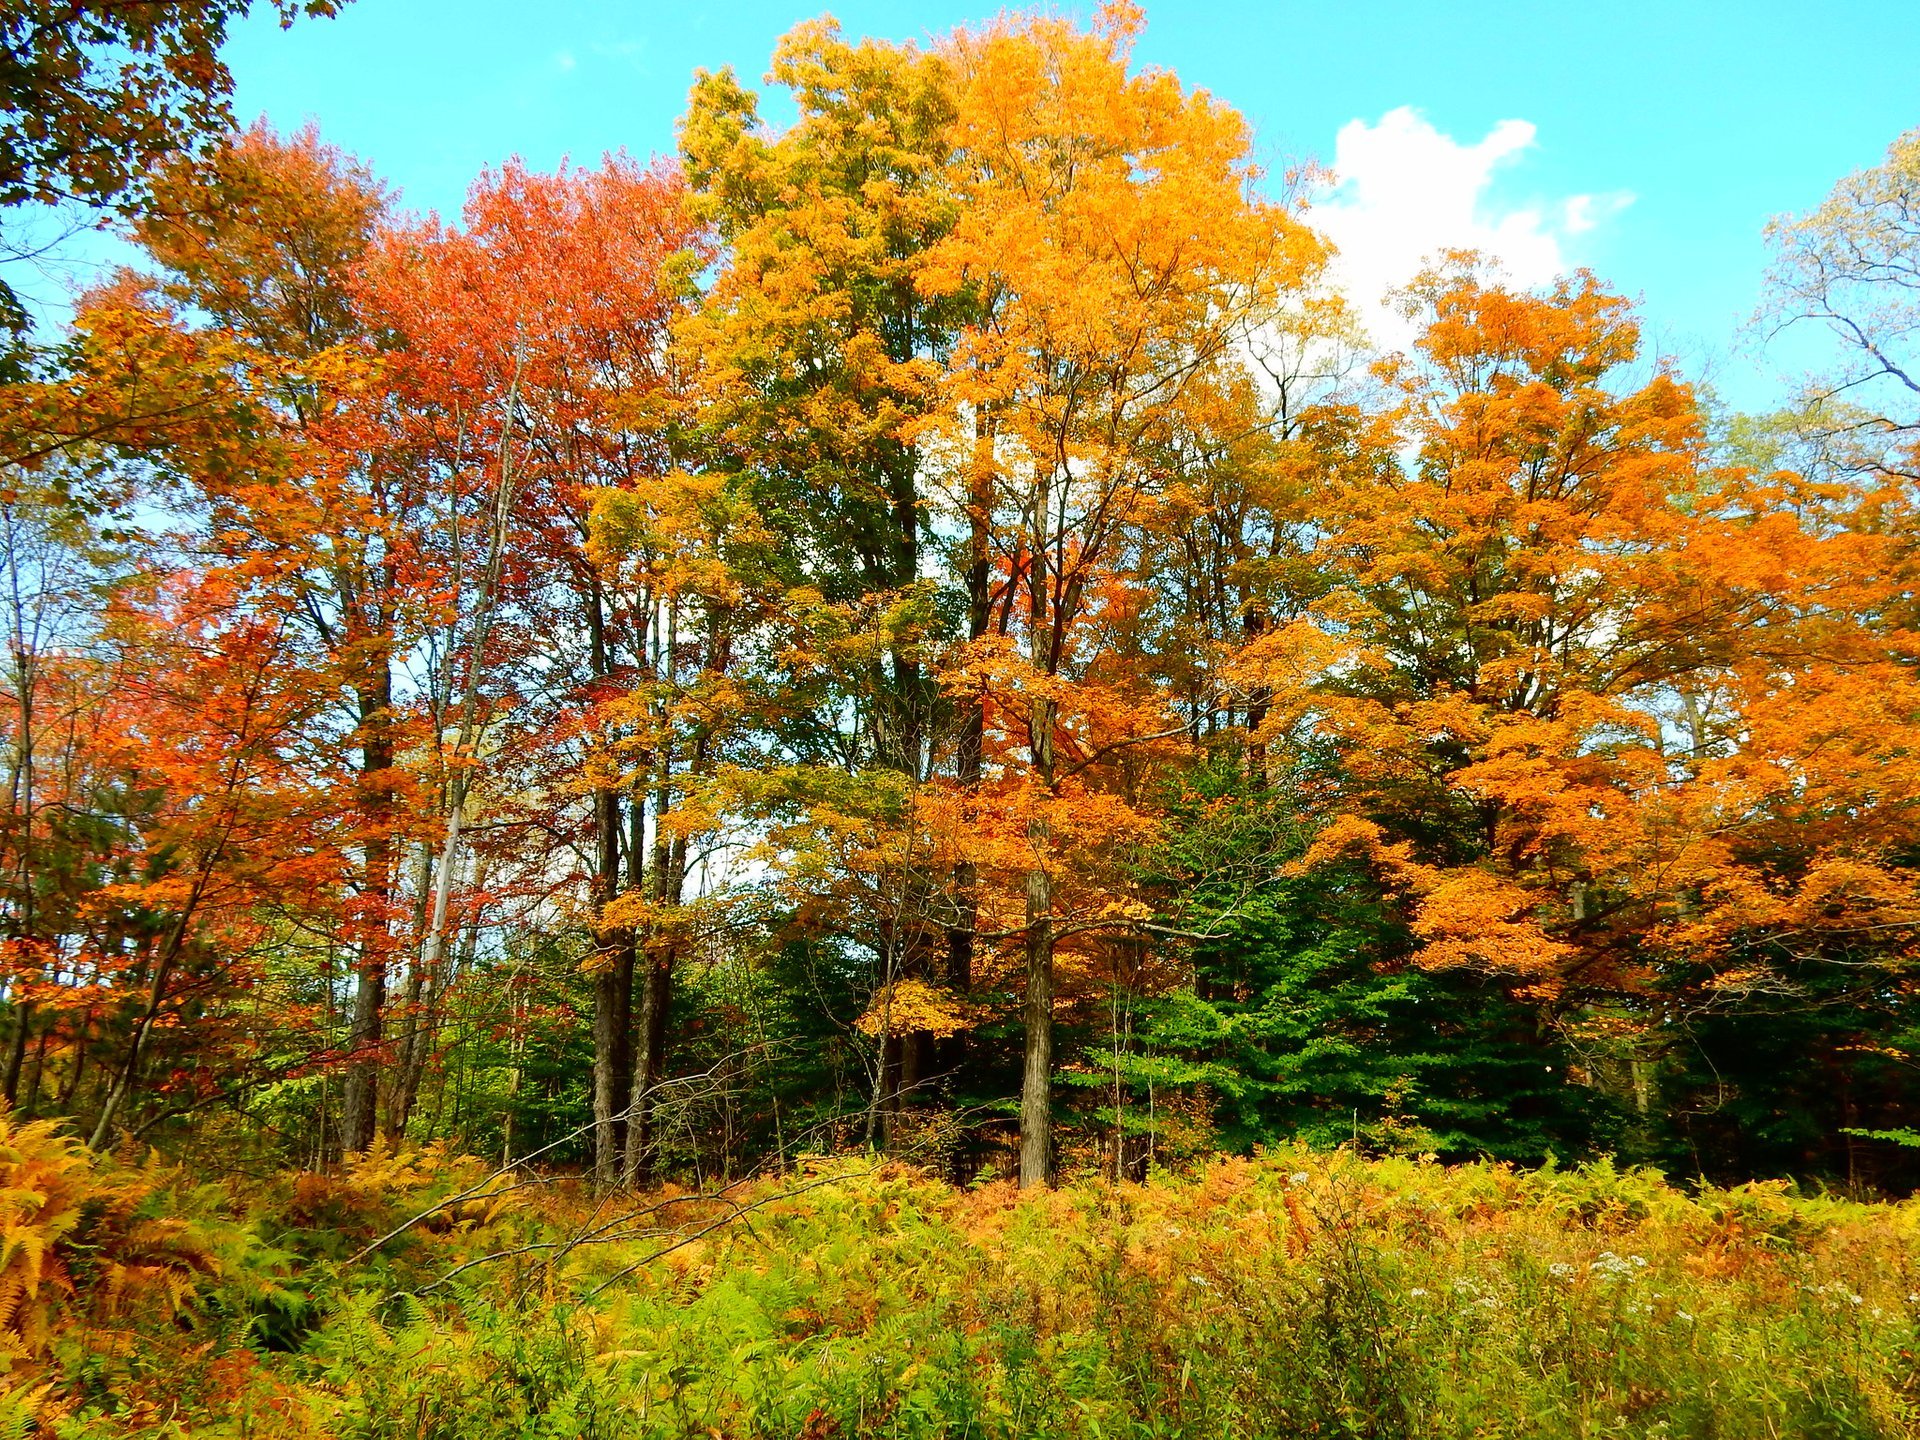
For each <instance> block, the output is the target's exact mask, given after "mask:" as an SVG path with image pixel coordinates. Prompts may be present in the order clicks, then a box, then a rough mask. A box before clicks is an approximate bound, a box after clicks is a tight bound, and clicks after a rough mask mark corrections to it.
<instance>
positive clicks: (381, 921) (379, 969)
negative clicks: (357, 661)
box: [340, 662, 393, 1153]
mask: <svg viewBox="0 0 1920 1440" xmlns="http://www.w3.org/2000/svg"><path fill="white" fill-rule="evenodd" d="M359 701H360V717H359V718H360V724H361V726H362V727H363V729H364V731H365V739H364V740H363V742H362V744H361V752H360V753H361V764H360V782H361V795H362V798H361V807H362V811H363V817H364V819H363V823H365V824H366V825H367V827H368V835H367V838H366V842H365V852H364V853H365V860H364V864H363V867H362V872H361V891H360V900H361V905H362V907H363V913H362V914H361V916H360V918H359V928H360V936H359V944H358V954H357V956H356V958H355V964H354V991H353V1014H352V1018H351V1020H350V1021H349V1024H348V1029H347V1047H348V1051H349V1054H350V1056H351V1060H350V1063H349V1066H348V1069H347V1083H346V1095H345V1098H344V1100H343V1102H342V1111H343V1113H342V1116H341V1121H340V1130H341V1136H340V1138H341V1144H342V1145H343V1146H344V1147H345V1148H346V1150H347V1151H348V1152H350V1153H358V1152H360V1151H364V1150H367V1149H370V1148H371V1147H372V1145H373V1139H374V1134H375V1132H376V1129H377V1121H378V1109H379V1098H380V1058H379V1054H378V1051H379V1048H380V1042H381V1040H382V1039H383V1038H384V1037H383V1032H382V1026H383V1022H384V1018H385V1011H386V1003H387V960H388V955H387V949H388V941H389V940H390V938H391V936H390V935H389V933H388V930H387V906H388V902H389V901H390V899H391V898H392V885H393V877H392V868H393V842H392V840H391V838H390V837H389V836H388V834H387V833H386V832H387V825H388V822H389V820H390V818H391V817H390V813H389V812H390V810H391V808H392V800H391V797H390V796H389V795H388V794H387V786H388V784H389V783H390V778H391V772H392V769H393V740H392V736H391V734H390V733H389V729H390V726H391V724H392V712H393V673H392V671H391V670H390V669H388V668H387V666H386V665H385V664H384V662H382V663H380V664H379V665H378V670H377V673H376V674H375V676H374V678H373V681H372V683H371V684H370V685H368V686H367V687H366V688H364V689H363V690H362V691H361V692H360V696H359Z"/></svg>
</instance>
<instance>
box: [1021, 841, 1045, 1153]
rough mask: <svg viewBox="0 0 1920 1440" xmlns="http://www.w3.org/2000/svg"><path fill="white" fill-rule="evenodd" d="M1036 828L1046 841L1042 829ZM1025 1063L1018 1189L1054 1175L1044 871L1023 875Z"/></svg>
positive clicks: (1030, 871)
mask: <svg viewBox="0 0 1920 1440" xmlns="http://www.w3.org/2000/svg"><path fill="white" fill-rule="evenodd" d="M1036 828H1037V829H1038V830H1039V831H1041V832H1042V833H1041V834H1040V835H1038V836H1036V839H1038V840H1041V841H1044V839H1045V834H1044V831H1045V824H1044V822H1040V823H1038V824H1037V826H1036ZM1026 969H1027V998H1026V1006H1025V1009H1024V1011H1023V1012H1022V1018H1023V1019H1024V1021H1025V1024H1026V1057H1025V1065H1024V1067H1023V1069H1022V1072H1021V1078H1020V1188H1021V1189H1022V1190H1027V1189H1031V1188H1033V1187H1034V1186H1036V1185H1045V1184H1046V1183H1047V1182H1048V1180H1049V1179H1050V1178H1051V1177H1052V1173H1053V887H1052V880H1051V878H1050V877H1049V876H1048V874H1047V871H1046V868H1045V866H1044V865H1038V864H1036V865H1035V866H1034V868H1033V869H1031V870H1029V871H1028V872H1027V937H1026Z"/></svg>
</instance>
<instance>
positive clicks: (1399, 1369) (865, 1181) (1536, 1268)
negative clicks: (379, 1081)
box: [56, 1152, 1920, 1440]
mask: <svg viewBox="0 0 1920 1440" xmlns="http://www.w3.org/2000/svg"><path fill="white" fill-rule="evenodd" d="M456 1169H457V1167H455V1166H453V1165H452V1163H451V1162H442V1165H441V1169H440V1171H439V1172H434V1171H433V1167H427V1169H426V1170H425V1171H421V1172H419V1173H415V1174H414V1175H413V1178H412V1179H411V1180H410V1181H408V1184H410V1185H411V1186H412V1189H411V1190H408V1189H406V1187H405V1186H401V1185H398V1184H397V1182H395V1181H393V1179H392V1177H391V1176H390V1177H388V1180H387V1181H385V1182H382V1183H385V1184H388V1185H389V1186H391V1187H393V1196H392V1198H391V1199H390V1200H389V1201H388V1202H386V1203H387V1210H386V1211H385V1212H383V1213H378V1214H376V1213H374V1211H375V1210H377V1209H378V1206H377V1205H374V1202H373V1201H371V1200H367V1199H366V1198H365V1197H367V1196H369V1195H374V1194H377V1193H379V1192H378V1188H377V1187H372V1186H371V1185H370V1183H369V1182H364V1181H363V1182H362V1183H361V1184H360V1187H359V1189H358V1190H356V1191H352V1193H353V1194H357V1195H359V1196H361V1197H362V1202H361V1203H362V1205H363V1210H364V1213H361V1212H358V1211H355V1210H354V1209H353V1206H352V1205H344V1206H342V1205H336V1206H335V1208H334V1209H333V1210H326V1209H325V1207H324V1206H322V1207H320V1209H319V1210H315V1209H314V1207H313V1206H312V1205H311V1204H309V1207H308V1208H309V1212H310V1213H309V1216H308V1218H309V1220H312V1219H313V1218H314V1216H315V1215H320V1216H321V1218H323V1219H325V1220H327V1221H328V1222H329V1224H330V1225H331V1227H332V1228H324V1227H321V1226H318V1225H316V1226H314V1228H312V1229H311V1230H309V1231H301V1230H300V1229H299V1227H298V1226H296V1225H293V1224H290V1223H289V1222H288V1221H287V1219H286V1216H285V1214H284V1213H283V1214H281V1215H280V1216H279V1218H277V1219H275V1218H272V1217H271V1216H267V1217H265V1218H263V1217H262V1216H261V1215H259V1214H256V1215H255V1216H254V1217H253V1218H252V1219H250V1220H248V1221H247V1222H246V1223H249V1224H253V1225H255V1226H257V1227H265V1232H268V1238H270V1239H271V1240H272V1241H273V1242H274V1247H278V1248H274V1247H266V1248H263V1249H262V1252H261V1253H263V1254H264V1253H273V1254H284V1253H297V1252H300V1251H301V1249H302V1247H303V1246H305V1247H306V1253H307V1255H308V1259H307V1260H306V1261H304V1262H300V1263H302V1264H304V1269H303V1270H302V1272H301V1273H302V1276H303V1278H304V1280H305V1281H306V1282H307V1283H309V1284H311V1285H313V1286H314V1289H315V1292H316V1301H315V1305H314V1311H313V1315H312V1317H311V1319H310V1320H309V1321H308V1322H307V1324H306V1326H304V1327H300V1328H298V1330H297V1333H289V1334H283V1335H280V1336H279V1337H277V1338H276V1339H274V1340H273V1341H272V1343H266V1342H265V1341H263V1340H262V1338H261V1336H260V1334H259V1328H260V1327H259V1326H258V1325H255V1326H254V1327H253V1329H252V1330H251V1331H247V1332H245V1333H243V1332H242V1331H240V1330H236V1329H231V1328H224V1329H223V1328H222V1325H221V1323H219V1321H218V1319H217V1315H218V1312H219V1307H218V1306H217V1305H213V1306H209V1307H203V1309H202V1311H201V1312H198V1313H201V1314H203V1315H207V1316H212V1317H214V1318H210V1319H206V1320H204V1321H203V1323H202V1327H201V1328H200V1329H199V1330H198V1331H195V1332H193V1337H192V1343H193V1344H197V1345H199V1346H201V1347H203V1349H202V1351H201V1352H200V1353H198V1354H197V1355H195V1356H194V1357H192V1358H191V1360H190V1364H191V1365H193V1366H198V1367H200V1368H201V1369H202V1370H205V1369H206V1368H207V1367H211V1366H216V1365H219V1366H225V1367H226V1368H225V1369H224V1370H223V1371H222V1372H221V1373H222V1376H223V1383H224V1384H225V1385H226V1386H227V1390H226V1392H225V1393H224V1395H222V1396H221V1397H220V1398H218V1399H217V1400H210V1399H200V1400H196V1401H195V1405H196V1406H197V1407H198V1408H197V1409H195V1410H194V1411H193V1413H188V1411H187V1410H186V1409H185V1408H184V1407H183V1408H182V1409H181V1410H180V1412H179V1413H178V1414H176V1415H174V1416H172V1417H167V1416H164V1415H160V1414H158V1413H157V1412H156V1411H155V1410H154V1408H153V1407H152V1406H151V1405H150V1404H149V1406H148V1409H147V1410H146V1411H144V1412H142V1413H143V1416H144V1418H142V1419H141V1420H140V1421H139V1426H144V1427H145V1428H144V1429H143V1428H139V1427H138V1426H135V1425H132V1424H131V1423H130V1422H129V1419H128V1415H129V1413H130V1412H129V1410H128V1409H127V1406H126V1404H125V1403H124V1397H125V1396H126V1395H127V1394H131V1393H133V1392H134V1391H136V1390H138V1391H140V1393H142V1394H144V1395H147V1396H148V1397H149V1399H150V1397H151V1392H152V1384H153V1379H154V1377H153V1376H152V1375H151V1374H144V1375H143V1374H142V1373H141V1372H140V1364H139V1361H138V1359H137V1357H134V1356H128V1355H125V1354H122V1355H121V1357H120V1358H119V1360H117V1361H116V1362H114V1363H115V1364H118V1365H119V1367H120V1369H119V1371H118V1372H116V1373H117V1375H118V1378H116V1375H115V1374H110V1373H107V1372H110V1371H113V1365H112V1364H109V1365H104V1366H96V1369H95V1371H94V1372H93V1373H92V1374H91V1376H90V1381H89V1383H90V1384H91V1386H92V1389H91V1390H90V1391H89V1398H88V1400H87V1402H86V1403H85V1404H77V1405H71V1406H69V1407H68V1409H67V1411H66V1413H65V1415H64V1417H63V1418H60V1419H59V1421H58V1424H57V1427H56V1428H57V1432H58V1433H62V1434H65V1435H69V1436H73V1437H81V1436H106V1435H123V1434H130V1433H152V1434H158V1433H175V1434H181V1435H189V1434H190V1435H193V1436H196V1437H198V1436H203V1435H205V1436H227V1435H231V1436H240V1435H246V1436H249V1437H253V1436H258V1437H267V1436H293V1435H299V1436H320V1435H326V1436H340V1437H367V1440H372V1437H381V1440H385V1437H402V1436H404V1437H408V1440H509V1437H522V1436H525V1437H533V1436H540V1437H558V1436H600V1437H636V1440H637V1437H683V1436H684V1437H694V1436H700V1437H710V1436H723V1437H739V1440H748V1437H783V1440H785V1437H801V1440H827V1437H846V1440H851V1437H855V1436H874V1437H880V1436H887V1437H929V1440H930V1437H967V1440H975V1437H980V1440H984V1437H1002V1436H1004V1437H1023V1440H1024V1437H1043V1436H1062V1437H1065V1436H1074V1437H1081V1436H1084V1437H1089V1440H1092V1437H1103V1440H1112V1437H1123V1436H1125V1437H1132V1436H1141V1437H1144V1436H1191V1437H1207V1440H1213V1437H1235V1436H1247V1437H1253V1436H1261V1437H1295V1436H1324V1437H1403V1436H1404V1437H1428V1436H1432V1437H1442V1436H1444V1437H1463V1440H1464V1437H1496V1436H1513V1437H1522V1436H1525V1437H1560V1436H1566V1437H1575V1436H1578V1437H1600V1436H1622V1437H1624V1436H1634V1437H1681V1436H1699V1437H1709V1436H1711V1437H1723V1440H1748V1437H1754V1440H1759V1437H1776V1436H1779V1437H1784V1436H1807V1437H1835V1440H1838V1437H1856V1436H1857V1437H1893V1436H1910V1435H1920V1368H1916V1363H1915V1358H1914V1356H1915V1351H1916V1348H1917V1347H1916V1341H1917V1340H1920V1336H1917V1335H1916V1326H1917V1325H1920V1273H1917V1267H1916V1263H1915V1262H1916V1247H1917V1245H1920V1206H1917V1205H1915V1204H1913V1203H1906V1204H1898V1205H1871V1204H1862V1203H1856V1202H1852V1201H1847V1200H1842V1199H1838V1198H1833V1197H1823V1196H1811V1197H1807V1196H1793V1195H1790V1194H1788V1193H1787V1192H1786V1189H1785V1187H1783V1186H1780V1185H1762V1186H1749V1187H1745V1188H1741V1189H1735V1190H1707V1191H1701V1192H1698V1193H1693V1192H1687V1191H1682V1190H1680V1189H1677V1188H1675V1187H1673V1186H1670V1185H1668V1184H1667V1183H1665V1182H1664V1181H1662V1180H1661V1179H1659V1178H1658V1177H1657V1176H1654V1175H1652V1174H1650V1173H1647V1172H1642V1171H1622V1170H1617V1169H1615V1168H1613V1167H1611V1166H1608V1165H1598V1166H1592V1167H1588V1168H1584V1169H1580V1170H1551V1169H1549V1170H1543V1171H1537V1172H1531V1173H1522V1172H1518V1171H1514V1170H1511V1169H1507V1168H1504V1167H1500V1166H1494V1165H1470V1166H1463V1167H1451V1168H1449V1167H1444V1166H1440V1165H1436V1164H1430V1163H1422V1162H1419V1161H1413V1160H1402V1159H1384V1160H1363V1159H1361V1158H1358V1157H1356V1156H1353V1155H1351V1154H1345V1153H1336V1154H1331V1155H1329V1154H1309V1153H1305V1152H1300V1153H1289V1154H1281V1155H1274V1156H1269V1157H1266V1158H1263V1159H1260V1160H1255V1161H1231V1160H1229V1161H1220V1162H1217V1163H1215V1164H1213V1165H1211V1166H1209V1167H1207V1168H1206V1169H1204V1170H1203V1171H1200V1172H1198V1173H1196V1174H1194V1175H1192V1176H1189V1177H1185V1178H1176V1177H1171V1176H1168V1177H1159V1178H1156V1179H1154V1180H1153V1181H1151V1182H1150V1183H1147V1184H1144V1185H1123V1186H1114V1185H1111V1184H1106V1183H1093V1182H1088V1183H1083V1184H1078V1185H1073V1186H1068V1187H1065V1188H1063V1189H1060V1190H1058V1191H1054V1192H1050V1193H1044V1194H1038V1195H1031V1196H1021V1195H1018V1194H1016V1193H1015V1192H1014V1191H1013V1190H1011V1189H1010V1188H1009V1187H1007V1186H1005V1185H998V1184H996V1185H988V1186H984V1187H980V1188H977V1189H973V1190H955V1189H953V1188H951V1187H948V1186H946V1185H943V1184H940V1183H937V1182H935V1181H932V1180H929V1179H927V1178H924V1177H922V1176H919V1175H917V1174H915V1173H912V1172H910V1171H906V1170H903V1169H898V1168H892V1167H885V1166H880V1167H876V1166H871V1165H866V1164H856V1163H848V1164H846V1165H845V1166H843V1167H841V1168H837V1169H831V1170H828V1171H826V1172H824V1173H820V1174H816V1175H814V1176H812V1177H810V1178H808V1179H805V1180H803V1181H795V1180H791V1179H789V1180H785V1181H767V1182H763V1183H762V1184H761V1185H759V1186H758V1187H755V1188H746V1189H739V1190H735V1191H733V1192H730V1194H729V1195H728V1196H726V1197H723V1198H714V1197H671V1196H668V1197H662V1196H654V1197H649V1200H648V1202H647V1204H648V1206H649V1207H654V1208H649V1209H647V1210H645V1211H644V1212H641V1213H638V1214H634V1215H631V1216H629V1215H628V1214H627V1212H626V1211H624V1210H622V1209H621V1208H620V1207H618V1206H609V1205H605V1204H600V1203H597V1202H594V1201H592V1200H591V1198H590V1197H588V1196H586V1195H585V1194H584V1193H583V1192H580V1191H579V1190H577V1189H573V1188H570V1187H568V1186H566V1185H556V1186H540V1187H533V1188H532V1189H530V1190H527V1191H523V1192H517V1193H516V1194H514V1195H512V1196H501V1197H496V1199H494V1200H493V1201H488V1202H484V1203H481V1204H479V1205H478V1206H477V1208H476V1206H475V1204H474V1202H471V1201H469V1202H463V1205H464V1206H465V1208H464V1210H463V1209H460V1208H456V1209H455V1210H453V1211H449V1212H439V1213H438V1215H437V1216H436V1217H434V1218H431V1219H430V1220H429V1222H427V1223H425V1224H423V1225H420V1226H416V1227H413V1228H411V1229H409V1230H407V1231H406V1232H405V1233H404V1234H403V1235H401V1236H400V1237H398V1238H396V1239H395V1240H394V1241H392V1242H390V1243H389V1244H388V1245H386V1246H384V1247H381V1248H380V1249H379V1250H378V1251H377V1252H376V1253H375V1255H374V1256H373V1257H372V1258H370V1259H367V1260H363V1261H359V1262H356V1263H355V1264H354V1265H352V1266H346V1265H343V1264H342V1263H341V1261H340V1259H339V1258H338V1256H337V1251H338V1249H339V1246H340V1241H339V1238H338V1237H339V1235H340V1234H341V1233H343V1232H342V1231H341V1230H340V1229H339V1227H340V1226H341V1225H343V1224H347V1223H348V1220H351V1219H352V1217H353V1216H355V1215H358V1219H357V1220H355V1221H353V1223H355V1224H358V1225H359V1227H360V1233H364V1234H366V1235H368V1236H370V1237H374V1238H377V1236H378V1235H379V1234H380V1233H383V1231H382V1227H385V1226H387V1225H388V1222H389V1221H390V1220H391V1218H392V1216H393V1215H395V1214H398V1215H400V1216H401V1217H402V1218H404V1214H405V1211H406V1209H407V1207H408V1206H409V1205H414V1204H417V1203H418V1202H419V1200H420V1199H421V1197H423V1196H426V1197H428V1198H429V1199H431V1198H434V1197H445V1196H448V1195H452V1194H455V1193H458V1188H459V1186H460V1185H463V1184H465V1183H467V1182H466V1179H465V1178H463V1174H456V1173H455V1171H456ZM436 1187H437V1188H436ZM284 1198H285V1197H283V1200H284ZM663 1198H666V1199H671V1200H672V1201H673V1203H672V1204H670V1205H668V1206H667V1208H666V1209H664V1210H662V1209H659V1208H657V1207H658V1206H659V1203H660V1201H661V1200H662V1199H663ZM369 1206H371V1207H372V1208H366V1207H369ZM283 1208H284V1207H283ZM423 1208H424V1207H423ZM343 1215H344V1216H347V1217H348V1220H343V1219H342V1216H343ZM449 1215H451V1216H453V1217H454V1218H448V1217H449ZM323 1233H324V1234H325V1235H327V1236H329V1237H331V1238H329V1240H328V1242H327V1243H328V1244H329V1245H330V1246H332V1247H333V1249H334V1251H335V1252H336V1258H334V1259H331V1260H329V1259H327V1258H325V1257H324V1256H321V1255H320V1254H319V1253H318V1252H317V1251H316V1250H315V1249H314V1246H315V1245H317V1244H318V1243H319V1241H318V1239H317V1238H316V1237H319V1236H321V1235H322V1234H323ZM603 1242H605V1243H603ZM488 1257H491V1258H488ZM475 1261H478V1262H479V1263H472V1262H475ZM463 1265H469V1266H470V1268H467V1269H464V1270H460V1271H459V1273H457V1274H452V1275H451V1278H443V1277H448V1276H449V1274H450V1272H453V1271H455V1270H456V1269H457V1267H460V1266H463ZM175 1329H176V1330H177V1329H179V1325H178V1322H177V1321H176V1324H175ZM172 1383H173V1388H174V1390H175V1391H176V1392H177V1393H180V1394H183V1395H184V1394H187V1393H189V1392H190V1391H191V1392H192V1393H194V1394H196V1395H204V1394H205V1393H206V1392H205V1391H204V1389H202V1390H193V1387H192V1385H191V1384H189V1383H187V1382H185V1381H183V1380H181V1379H179V1378H178V1377H176V1378H175V1379H174V1381H173V1382H172ZM116 1387H118V1388H116ZM141 1387H145V1388H144V1389H142V1388H141ZM116 1396H119V1397H121V1408H120V1410H119V1411H118V1412H116V1410H115V1408H114V1406H115V1403H116V1399H115V1397H116ZM169 1424H171V1425H174V1426H176V1427H178V1428H176V1429H174V1430H171V1431H168V1430H166V1429H165V1428H164V1427H165V1426H167V1425H169Z"/></svg>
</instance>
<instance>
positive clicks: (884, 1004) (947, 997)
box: [854, 976, 975, 1039]
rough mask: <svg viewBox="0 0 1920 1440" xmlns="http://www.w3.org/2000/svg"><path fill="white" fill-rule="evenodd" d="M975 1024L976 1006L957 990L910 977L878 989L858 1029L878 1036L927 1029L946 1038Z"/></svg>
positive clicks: (863, 1013)
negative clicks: (965, 999) (972, 1005)
mask: <svg viewBox="0 0 1920 1440" xmlns="http://www.w3.org/2000/svg"><path fill="white" fill-rule="evenodd" d="M974 1023H975V1017H974V1015H973V1013H972V1007H971V1006H969V1005H968V1004H967V1003H966V1002H965V1001H964V1000H962V999H961V998H960V997H959V996H957V995H955V994H954V993H953V991H951V990H948V989H947V988H945V987H944V986H939V985H930V984H928V983H927V982H926V981H924V980H920V979H916V978H914V977H913V976H907V977H905V978H903V979H900V980H896V981H894V982H893V983H892V984H891V985H885V986H882V987H881V988H880V989H879V990H878V991H877V992H875V994H874V997H873V999H872V1000H870V1001H868V1002H867V1008H866V1009H865V1010H864V1011H862V1012H861V1015H860V1018H859V1019H858V1020H856V1021H854V1028H856V1029H857V1030H859V1031H860V1033H861V1034H862V1035H870V1036H875V1037H878V1036H880V1035H882V1034H887V1035H907V1034H912V1033H914V1032H924V1033H925V1034H928V1035H932V1036H935V1037H936V1038H939V1039H945V1038H946V1037H947V1036H949V1035H957V1034H959V1033H960V1032H961V1031H962V1030H966V1029H969V1028H970V1027H971V1026H972V1025H973V1024H974Z"/></svg>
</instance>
